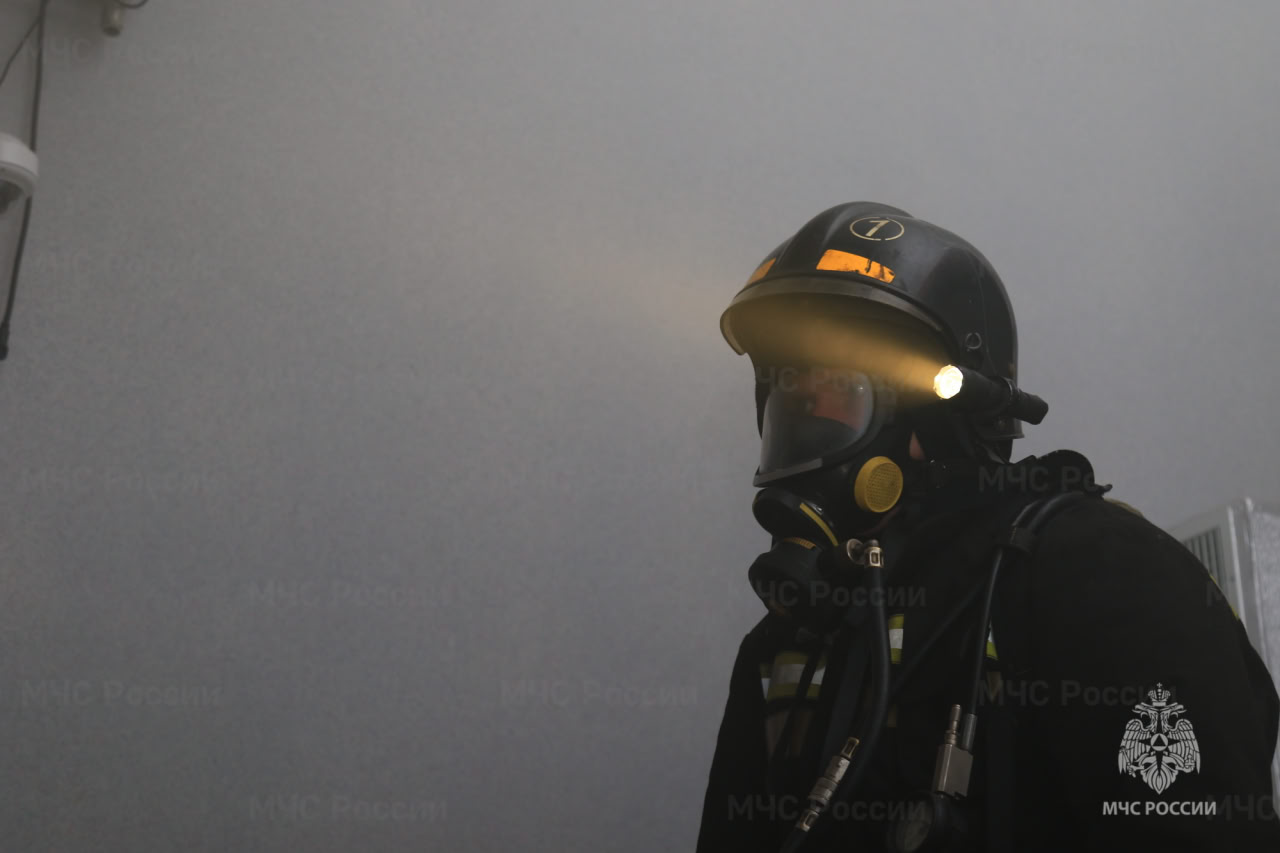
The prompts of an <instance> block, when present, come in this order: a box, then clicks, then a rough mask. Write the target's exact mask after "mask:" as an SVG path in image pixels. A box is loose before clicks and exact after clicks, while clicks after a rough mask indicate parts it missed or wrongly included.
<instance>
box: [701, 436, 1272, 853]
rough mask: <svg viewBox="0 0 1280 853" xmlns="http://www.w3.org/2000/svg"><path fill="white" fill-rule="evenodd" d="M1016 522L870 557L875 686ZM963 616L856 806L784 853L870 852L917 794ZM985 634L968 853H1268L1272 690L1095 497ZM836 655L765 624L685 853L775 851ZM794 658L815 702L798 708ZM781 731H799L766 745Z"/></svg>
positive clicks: (733, 687)
mask: <svg viewBox="0 0 1280 853" xmlns="http://www.w3.org/2000/svg"><path fill="white" fill-rule="evenodd" d="M1081 458H1083V457H1081ZM1015 511H1016V507H1014V508H1012V509H1010V508H1009V505H1007V504H1002V505H999V506H988V507H985V508H979V509H972V508H971V509H965V510H957V511H953V512H948V513H943V514H941V515H938V516H936V517H933V518H930V519H928V520H926V521H924V522H923V523H921V524H920V525H919V526H918V527H917V528H916V529H915V530H913V533H912V536H911V538H910V540H909V542H908V544H907V545H906V546H905V548H904V549H903V550H902V552H901V553H900V554H898V555H891V554H889V553H888V552H887V551H886V554H885V559H886V595H885V600H886V605H887V606H886V612H887V614H888V616H889V622H888V628H889V634H890V638H891V639H892V643H891V645H892V646H894V647H896V648H895V649H894V651H893V663H892V665H891V670H892V671H894V672H895V673H896V672H900V671H901V669H902V667H904V666H905V665H906V664H908V663H911V662H912V661H913V660H914V656H916V654H917V650H918V649H919V647H920V645H921V644H923V643H924V642H925V641H926V639H927V638H929V637H930V636H931V635H933V634H934V633H935V629H936V628H937V626H938V625H939V624H941V623H942V621H943V619H944V618H945V617H946V616H947V615H948V613H949V612H950V611H951V610H952V609H953V608H954V607H955V604H956V602H958V601H961V600H962V599H964V597H965V593H966V592H968V591H969V590H970V589H972V588H973V586H974V584H977V583H980V582H981V581H982V580H983V579H984V578H985V577H986V574H987V572H988V570H989V568H990V565H991V558H992V554H993V546H992V543H993V541H994V539H995V537H996V535H997V534H998V533H999V532H1000V531H1001V530H1004V529H1007V528H1008V527H1009V522H1010V520H1011V519H1012V517H1013V514H1014V512H1015ZM978 611H979V607H978V606H975V607H973V609H972V612H967V613H965V614H963V615H962V616H961V617H960V618H958V619H957V620H956V621H955V622H954V623H953V624H952V626H951V628H950V629H949V630H948V631H946V632H945V633H943V634H941V635H940V636H941V639H940V640H939V641H938V642H935V643H933V644H932V645H931V647H930V649H929V651H928V654H927V655H924V656H923V659H922V660H920V661H917V662H915V663H914V665H913V670H912V671H913V674H912V676H911V679H910V681H908V682H907V683H905V684H904V685H903V686H902V688H901V691H900V692H899V693H898V694H897V695H895V697H894V699H893V702H892V705H891V707H890V712H889V717H888V721H887V725H886V728H885V729H884V730H883V734H882V736H881V737H880V739H879V741H878V743H877V744H876V746H875V749H874V750H873V751H872V753H871V754H870V755H871V762H870V764H869V765H868V767H867V770H866V771H865V775H863V776H862V778H861V779H860V780H859V785H858V789H857V790H855V791H853V792H851V794H850V797H849V799H848V800H847V801H845V802H843V803H839V804H835V805H833V806H832V807H830V808H829V809H828V812H827V813H826V814H825V815H824V816H823V817H822V818H821V819H820V820H819V822H818V825H817V826H816V827H815V828H814V829H813V831H812V832H810V833H809V837H808V839H807V840H806V841H805V843H804V846H803V847H802V848H801V849H802V851H813V853H816V851H855V850H858V851H862V850H866V851H871V850H882V849H887V848H886V847H885V835H886V832H887V831H889V830H890V828H891V827H892V826H893V825H894V824H895V822H897V821H899V820H901V819H902V818H904V817H907V816H909V815H910V814H911V812H910V807H909V806H908V805H907V801H908V799H909V798H910V796H911V795H912V794H915V793H918V792H922V791H926V790H928V789H929V788H930V783H931V780H932V775H933V767H934V763H935V758H936V755H937V750H938V745H939V744H940V743H941V741H942V735H943V732H944V730H945V728H946V723H947V715H948V711H949V709H950V707H951V706H952V705H953V704H956V703H960V704H963V703H964V701H965V698H966V697H967V695H968V689H969V687H968V685H969V684H971V680H970V678H969V674H968V673H969V669H970V661H971V659H972V657H973V655H972V651H971V650H972V649H973V648H974V647H975V645H976V642H975V641H976V638H975V632H976V631H978V630H980V629H978V628H977V626H976V624H975V623H976V622H977V621H978V615H979V613H978ZM992 626H993V627H992V631H991V632H990V637H989V638H990V640H991V642H990V643H989V645H988V647H987V648H988V655H987V661H986V663H987V667H988V671H987V675H986V678H987V685H986V689H984V690H983V691H982V700H981V702H980V706H979V709H978V717H979V727H978V736H977V742H976V744H975V749H974V754H975V758H974V764H973V771H972V776H971V782H970V786H969V793H968V796H967V797H966V799H965V803H966V806H967V808H966V814H968V815H970V816H971V818H970V819H971V820H972V822H973V825H974V829H973V831H972V834H973V837H974V838H976V839H977V841H978V842H979V844H978V846H977V848H976V849H989V850H1005V851H1009V850H1013V851H1018V853H1046V852H1047V851H1058V850H1062V851H1068V850H1069V851H1083V850H1089V851H1095V850H1130V851H1137V850H1141V851H1147V850H1149V851H1210V850H1212V851H1280V822H1277V819H1276V810H1275V808H1274V807H1273V804H1272V800H1271V797H1272V794H1273V792H1272V785H1271V776H1270V772H1271V762H1272V756H1273V753H1274V751H1275V747H1276V736H1277V725H1278V720H1280V701H1278V700H1277V693H1276V688H1275V686H1274V683H1273V681H1272V678H1271V676H1270V675H1269V673H1268V672H1267V670H1266V668H1265V666H1264V664H1263V662H1262V660H1261V658H1260V657H1259V656H1258V654H1257V653H1256V652H1255V651H1254V649H1253V647H1252V646H1251V645H1250V642H1249V639H1248V637H1247V635H1246V633H1245V630H1244V627H1243V625H1242V623H1241V622H1240V621H1239V619H1238V618H1237V617H1236V615H1235V614H1234V612H1233V610H1232V608H1231V606H1230V605H1229V604H1228V603H1227V601H1226V600H1225V599H1224V598H1223V596H1222V595H1221V593H1220V592H1219V591H1218V587H1217V585H1216V584H1215V583H1214V581H1213V579H1212V578H1211V577H1210V575H1209V574H1208V572H1207V571H1206V569H1205V568H1204V566H1203V565H1202V564H1201V563H1200V562H1199V561H1198V560H1197V559H1196V558H1195V557H1194V556H1193V555H1192V554H1191V553H1190V552H1189V551H1188V550H1187V549H1186V548H1184V547H1183V546H1182V545H1181V544H1180V543H1179V542H1178V541H1177V540H1175V539H1173V538H1172V537H1171V536H1169V535H1168V534H1167V533H1165V532H1164V531H1163V530H1161V529H1160V528H1158V527H1156V526H1155V525H1153V524H1151V523H1150V522H1148V521H1147V520H1146V519H1145V518H1143V517H1142V516H1141V515H1139V514H1138V513H1137V512H1136V511H1134V510H1133V509H1132V508H1130V507H1127V506H1125V505H1123V504H1120V503H1118V502H1113V501H1111V500H1109V499H1106V498H1104V497H1098V496H1092V497H1089V498H1088V499H1086V500H1083V501H1080V502H1079V503H1077V504H1074V505H1071V506H1068V507H1067V508H1066V509H1064V510H1062V511H1061V512H1060V513H1059V514H1058V515H1057V516H1055V517H1054V518H1052V519H1051V520H1050V521H1049V522H1048V523H1047V524H1046V526H1045V527H1044V528H1043V529H1042V530H1041V531H1040V535H1039V537H1038V541H1037V543H1036V546H1035V550H1034V552H1033V553H1032V555H1031V556H1030V557H1027V558H1025V559H1022V560H1021V561H1015V562H1014V563H1012V564H1011V565H1010V566H1009V568H1007V569H1006V570H1005V571H1004V572H1003V573H1002V579H1001V581H1000V584H999V586H998V588H997V595H996V599H995V607H994V611H993V619H992ZM846 655H847V646H843V647H842V645H841V644H840V643H836V644H834V645H832V646H830V647H829V648H826V649H825V650H824V649H822V648H821V647H820V645H816V644H808V645H806V643H805V642H804V638H803V636H801V637H799V638H798V637H797V633H796V630H795V628H794V627H791V626H789V625H788V624H786V623H785V622H784V621H783V620H782V619H780V618H779V617H777V616H775V615H773V614H770V615H768V616H766V617H765V618H764V619H762V620H761V621H760V622H759V624H757V625H756V626H755V627H754V628H753V629H752V630H751V631H750V632H749V633H748V634H747V635H746V637H745V638H744V639H743V641H742V644H741V646H740V648H739V651H738V655H737V660H736V661H735V663H734V667H733V673H732V676H731V678H730V683H729V696H728V702H727V704H726V706H725V710H724V717H723V721H722V723H721V726H720V730H719V736H718V738H717V742H716V747H715V753H714V758H713V760H712V765H711V770H710V774H709V780H708V784H707V788H706V795H705V799H704V803H703V812H702V820H701V826H700V829H699V835H698V840H697V851H698V853H722V851H723V853H730V851H736V852H737V853H757V851H758V853H766V851H767V853H773V851H777V850H779V849H780V848H781V846H782V844H783V840H784V838H785V837H786V835H787V833H788V831H789V830H790V829H791V827H792V825H793V824H794V822H795V820H796V818H797V817H798V816H799V815H800V813H801V811H803V809H804V807H805V803H806V794H807V793H808V791H809V790H810V788H811V787H812V785H813V782H814V781H815V779H816V778H817V777H818V775H820V771H821V770H822V769H823V768H825V767H826V765H827V762H828V759H829V757H830V756H829V755H827V754H821V755H820V754H819V753H820V752H821V751H822V742H823V740H824V738H825V736H826V723H827V721H828V718H829V716H830V715H831V707H832V702H833V696H834V694H835V693H836V691H837V687H838V681H839V677H838V676H839V673H841V672H842V670H843V668H844V667H843V659H844V657H845V656H846ZM810 656H815V657H817V658H818V660H816V661H815V662H814V672H813V679H812V680H813V684H812V685H811V686H810V687H809V689H808V690H806V691H805V692H804V694H803V695H800V696H797V695H796V693H797V690H796V687H797V682H798V681H799V680H800V678H801V673H802V672H803V670H804V664H805V663H806V662H807V660H808V658H809V657H810ZM1175 706H1176V707H1175ZM1170 709H1172V710H1170ZM788 713H794V714H795V715H796V720H795V721H794V722H793V724H792V725H791V727H790V729H789V731H788V732H787V737H786V741H785V742H782V743H778V742H777V740H778V737H779V732H780V729H781V724H782V722H783V721H784V720H785V719H786V716H787V714H788ZM863 758H866V756H863Z"/></svg>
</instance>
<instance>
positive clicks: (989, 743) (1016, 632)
mask: <svg viewBox="0 0 1280 853" xmlns="http://www.w3.org/2000/svg"><path fill="white" fill-rule="evenodd" d="M1074 494H1075V495H1077V497H1075V498H1074V499H1072V500H1069V501H1067V502H1064V503H1062V504H1060V505H1059V506H1057V507H1055V508H1054V509H1053V511H1052V513H1051V514H1050V515H1048V516H1043V517H1042V518H1040V519H1039V523H1038V524H1037V525H1036V528H1037V529H1042V528H1043V526H1044V524H1045V523H1046V522H1047V521H1048V520H1049V519H1050V518H1052V517H1053V516H1054V515H1057V514H1058V513H1060V512H1062V511H1063V510H1064V509H1066V508H1067V507H1070V506H1073V505H1075V504H1076V503H1077V502H1079V501H1080V500H1087V499H1088V498H1089V497H1090V494H1091V492H1088V491H1078V492H1075V493H1074ZM1053 497H1057V495H1051V496H1049V497H1039V498H1038V499H1036V500H1033V501H1019V502H1018V509H1021V508H1022V507H1025V506H1030V505H1032V504H1034V503H1041V504H1044V503H1047V502H1048V501H1049V500H1050V499H1051V498H1053ZM1037 509H1040V510H1043V506H1042V507H1039V508H1035V507H1033V508H1032V510H1031V512H1030V513H1028V516H1027V518H1034V517H1035V515H1036V511H1037ZM1017 514H1018V513H1017V511H1015V512H1014V516H1015V517H1016V516H1017ZM1037 540H1038V535H1037V533H1036V532H1035V531H1033V530H1031V529H1028V528H1027V527H1026V526H1015V525H1013V524H1010V525H1009V526H1008V527H1006V528H1005V529H1004V531H1003V532H1002V533H1001V534H1000V535H999V536H998V537H997V538H996V542H997V545H998V546H1004V547H1006V548H1009V549H1012V551H1013V552H1014V553H1015V554H1017V555H1018V557H1019V558H1018V559H1012V560H1010V559H1008V558H1006V562H1005V566H1006V569H1005V570H1003V571H1002V573H1001V577H999V578H997V586H996V601H995V603H994V605H993V611H994V612H993V614H992V620H991V622H992V637H993V639H994V640H995V645H996V654H997V655H998V656H999V660H1000V669H1001V670H1002V671H1003V673H1004V674H1008V675H1011V676H1013V677H1014V678H1020V677H1021V676H1022V675H1023V674H1024V673H1025V672H1026V671H1027V669H1028V668H1029V666H1030V655H1031V650H1030V649H1029V648H1028V639H1027V630H1028V624H1027V623H1028V620H1029V618H1030V615H1031V614H1030V608H1029V606H1028V604H1029V602H1028V596H1029V595H1030V590H1029V587H1028V572H1027V571H1026V569H1027V568H1028V560H1027V559H1026V558H1028V557H1030V556H1031V555H1032V554H1033V553H1034V551H1035V548H1036V544H1037ZM1004 686H1006V685H1002V687H1001V688H1000V694H999V695H998V696H996V697H994V699H993V701H991V702H988V703H987V705H986V706H985V707H984V708H983V709H982V710H981V712H980V713H979V720H980V722H981V725H982V726H983V727H984V738H983V740H984V741H985V751H986V757H985V759H986V760H985V761H983V762H982V763H983V764H984V765H985V766H986V771H985V772H986V821H985V824H986V825H985V832H984V838H985V844H984V850H985V851H986V853H1017V846H1016V839H1015V833H1014V828H1015V824H1016V821H1017V814H1018V809H1017V779H1016V776H1017V762H1016V737H1017V732H1016V728H1015V726H1016V724H1017V720H1016V718H1015V714H1014V707H1013V705H1011V704H1010V703H1009V697H1008V696H1007V695H1005V694H1004ZM1023 695H1025V693H1024V694H1023Z"/></svg>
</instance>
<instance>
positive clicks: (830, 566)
mask: <svg viewBox="0 0 1280 853" xmlns="http://www.w3.org/2000/svg"><path fill="white" fill-rule="evenodd" d="M758 380H759V381H760V382H761V385H762V386H767V390H766V391H765V398H764V405H763V407H762V410H761V451H760V466H759V468H758V469H757V472H756V475H755V479H754V481H753V484H754V485H756V486H760V487H762V488H761V490H760V491H759V492H757V493H756V496H755V498H754V500H753V502H752V513H753V514H754V516H755V518H756V521H757V522H758V523H759V524H760V526H761V527H763V528H764V529H765V530H766V531H768V532H769V533H770V534H771V535H772V536H773V543H772V548H771V549H770V550H769V551H767V552H765V553H764V554H761V555H760V556H759V557H758V558H757V559H756V561H755V562H754V563H753V564H752V566H751V568H750V570H749V572H748V577H749V579H750V581H751V585H752V588H753V589H754V590H755V591H756V594H757V595H759V596H760V598H761V600H762V601H764V603H765V605H766V606H767V607H768V608H769V609H770V610H772V611H774V612H776V613H778V614H779V615H782V616H784V617H787V618H788V619H791V620H794V621H795V622H797V623H799V624H801V625H804V626H806V627H808V628H810V629H812V630H815V631H818V632H822V631H824V630H825V629H826V628H828V627H830V626H831V625H833V624H834V622H835V621H836V620H838V618H839V616H840V612H841V610H842V609H843V606H844V605H846V604H847V603H848V601H849V598H850V595H851V594H852V590H851V589H849V588H848V587H847V586H846V584H847V583H848V582H849V575H848V573H847V572H846V571H844V569H845V568H847V566H846V565H845V563H844V562H843V555H842V554H841V553H840V546H841V545H842V543H844V542H846V541H847V540H848V539H850V538H852V537H855V536H862V535H867V534H870V533H873V532H875V531H877V530H880V529H882V527H883V526H884V525H885V524H886V522H888V521H891V520H892V519H893V518H894V517H895V516H898V515H899V514H900V513H901V512H902V511H903V510H904V509H905V508H906V507H907V506H908V505H911V504H913V503H914V502H917V501H919V500H920V499H921V498H923V497H924V496H925V494H926V491H927V463H926V462H924V461H923V460H917V459H912V458H911V453H910V444H911V434H912V432H913V430H915V428H916V426H917V423H916V422H915V421H914V420H912V419H911V418H910V417H909V416H908V411H907V408H906V406H905V405H904V400H905V399H906V398H908V397H910V396H911V395H910V394H909V393H904V389H903V388H902V387H900V385H901V383H899V382H895V381H894V380H893V378H892V377H890V376H886V375H883V374H875V373H867V372H863V371H859V370H856V369H853V368H847V367H846V368H839V367H830V366H827V365H802V366H781V365H769V366H765V367H763V368H761V369H759V370H758Z"/></svg>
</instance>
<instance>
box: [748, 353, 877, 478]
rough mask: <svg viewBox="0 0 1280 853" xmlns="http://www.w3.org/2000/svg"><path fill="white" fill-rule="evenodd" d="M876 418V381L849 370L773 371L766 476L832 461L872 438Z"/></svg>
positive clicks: (765, 434)
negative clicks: (825, 459)
mask: <svg viewBox="0 0 1280 853" xmlns="http://www.w3.org/2000/svg"><path fill="white" fill-rule="evenodd" d="M874 414H875V393H874V389H873V387H872V382H871V378H870V377H869V376H867V375H866V374H865V373H860V372H858V371H855V370H850V369H846V368H831V367H780V368H777V369H774V370H772V371H771V375H770V377H769V396H768V398H767V400H766V401H765V406H764V422H763V425H762V428H761V443H760V471H759V474H760V475H761V476H764V475H768V474H771V473H774V472H776V471H781V470H783V469H786V468H791V467H794V466H796V465H800V464H803V463H806V462H811V461H813V460H817V459H821V458H823V457H825V456H829V455H831V454H833V453H835V452H837V451H840V450H843V449H845V448H846V447H849V446H851V445H852V444H853V443H854V442H856V441H858V440H859V439H861V438H862V437H863V436H864V435H866V434H867V430H868V429H869V428H870V427H871V423H872V416H873V415H874Z"/></svg>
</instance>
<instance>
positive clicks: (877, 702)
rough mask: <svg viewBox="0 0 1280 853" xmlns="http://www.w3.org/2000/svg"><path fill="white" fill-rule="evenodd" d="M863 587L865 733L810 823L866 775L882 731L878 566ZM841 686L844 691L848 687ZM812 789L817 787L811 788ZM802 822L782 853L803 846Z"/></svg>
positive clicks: (883, 644) (884, 670) (885, 634)
mask: <svg viewBox="0 0 1280 853" xmlns="http://www.w3.org/2000/svg"><path fill="white" fill-rule="evenodd" d="M867 588H868V593H869V594H870V595H871V602H872V607H871V624H870V626H868V630H870V631H871V636H872V638H873V646H872V651H871V672H872V679H873V684H874V689H873V692H872V694H871V702H870V704H869V705H868V706H867V711H866V718H867V719H866V725H865V726H862V725H860V726H858V729H859V730H860V731H865V732H866V736H865V737H864V738H862V739H861V740H860V741H859V742H858V745H857V749H856V750H855V751H854V752H853V754H852V756H850V757H849V759H848V764H847V766H846V767H845V769H844V772H843V774H842V775H841V776H840V777H839V778H837V779H836V780H835V781H834V790H833V791H832V792H831V793H830V797H829V799H828V800H827V801H826V802H824V803H822V805H821V806H820V807H818V814H817V815H815V816H814V820H817V818H818V817H820V816H821V813H822V812H824V811H825V810H826V809H827V808H828V807H829V806H830V804H831V802H842V801H846V800H847V799H848V796H849V792H851V791H852V790H853V789H854V788H855V787H857V784H858V780H859V779H860V778H862V775H863V773H865V772H866V768H867V766H868V765H869V764H870V762H871V756H872V754H873V753H874V751H875V748H876V744H877V742H879V740H880V733H881V732H882V731H884V722H885V717H886V716H887V715H888V713H889V667H890V662H889V625H888V618H887V616H886V615H885V596H884V573H883V569H882V567H881V566H879V565H870V566H868V567H867ZM842 686H843V687H845V688H846V689H847V688H848V687H851V686H852V685H842ZM836 758H838V756H835V757H833V765H832V766H834V764H835V759H836ZM828 772H830V771H828ZM824 778H830V777H824ZM820 784H821V783H820ZM816 790H817V788H816V787H815V791H816ZM810 807H811V808H815V801H814V800H813V798H812V795H811V797H810ZM805 822H806V821H805V818H803V817H802V818H801V820H800V821H799V822H797V824H796V826H795V827H794V828H793V829H792V830H791V833H790V834H789V835H788V836H787V840H786V842H784V843H783V845H782V853H796V851H797V850H799V849H800V845H801V844H803V843H804V840H805V839H806V838H808V837H809V833H810V831H811V830H812V824H813V821H809V822H808V826H802V824H804V823H805Z"/></svg>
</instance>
